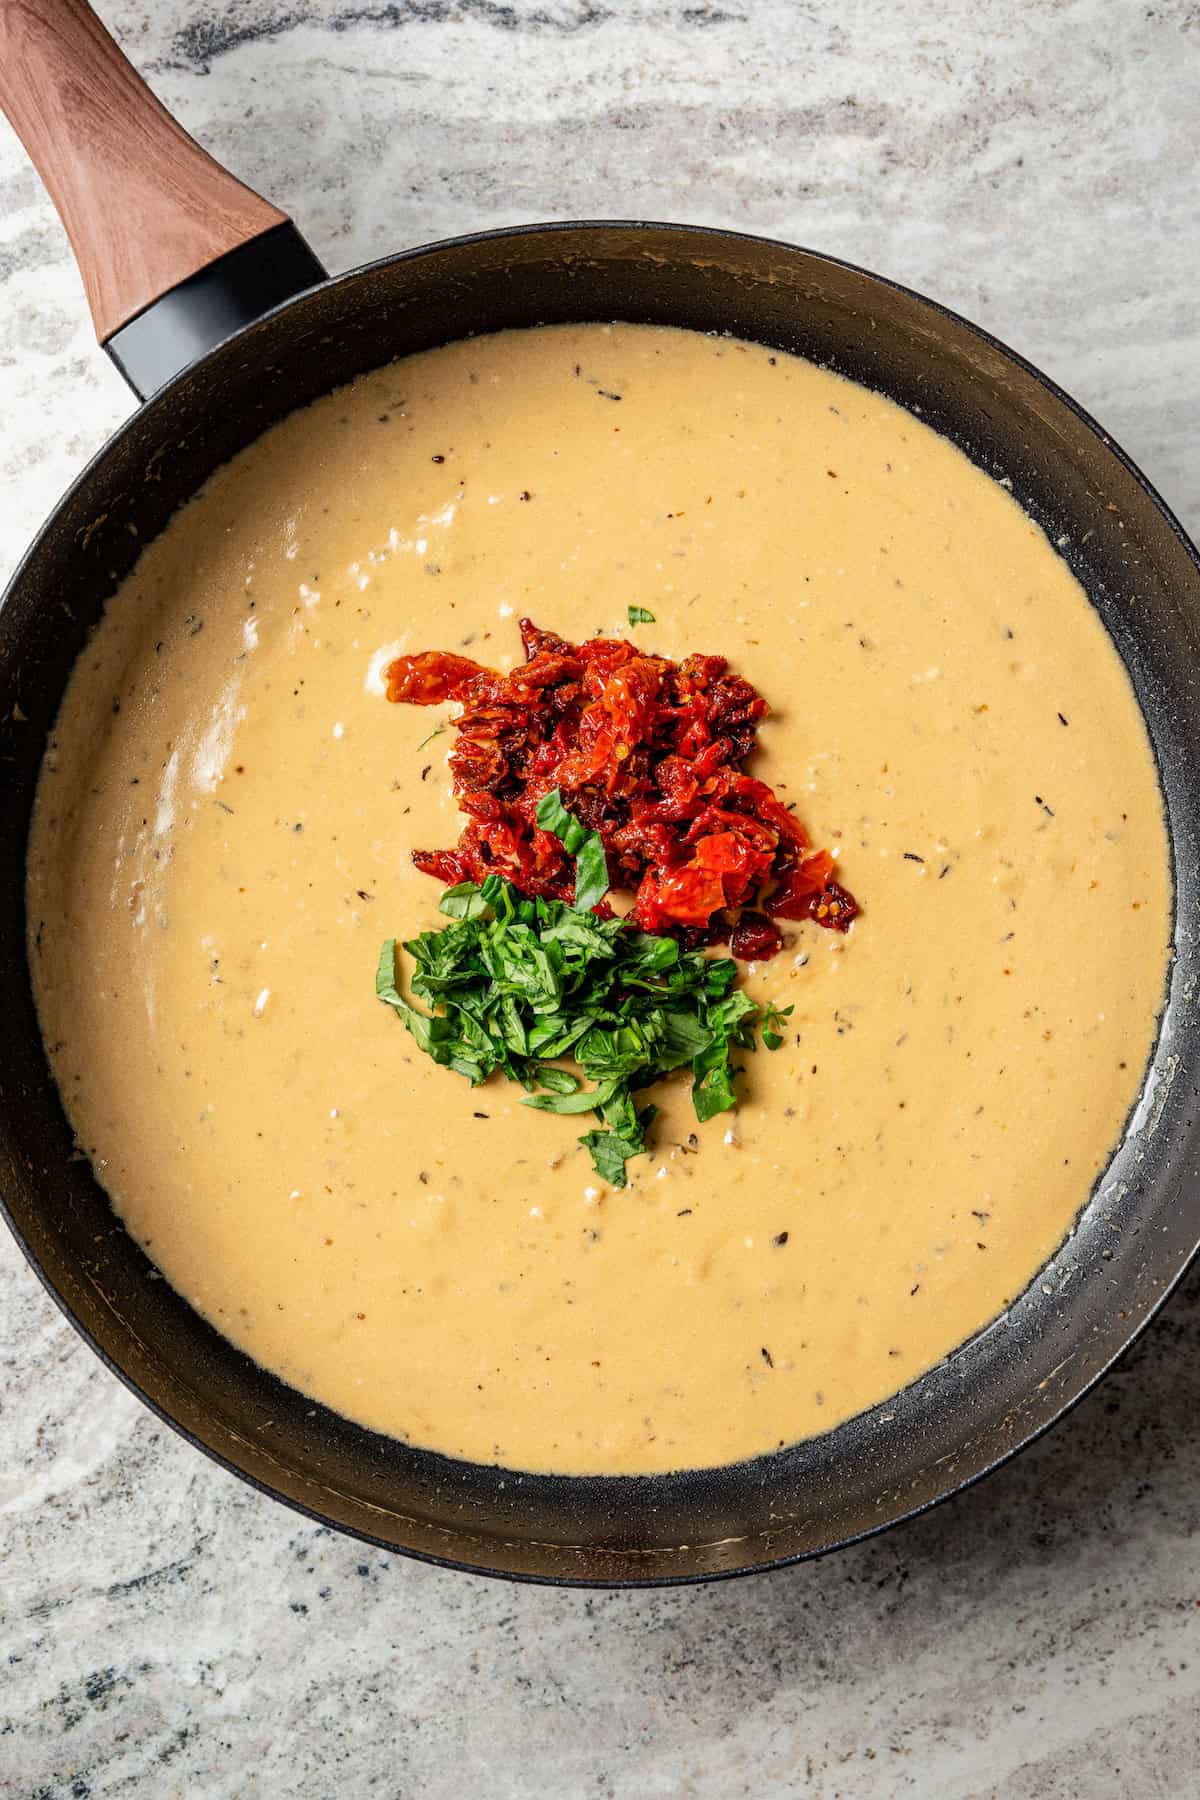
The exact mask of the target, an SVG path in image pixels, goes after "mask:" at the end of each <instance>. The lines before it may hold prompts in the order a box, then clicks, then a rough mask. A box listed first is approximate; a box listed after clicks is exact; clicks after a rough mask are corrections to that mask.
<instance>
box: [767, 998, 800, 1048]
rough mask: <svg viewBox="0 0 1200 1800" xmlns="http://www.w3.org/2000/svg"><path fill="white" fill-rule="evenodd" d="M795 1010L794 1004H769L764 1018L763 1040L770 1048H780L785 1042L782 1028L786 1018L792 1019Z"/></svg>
mask: <svg viewBox="0 0 1200 1800" xmlns="http://www.w3.org/2000/svg"><path fill="white" fill-rule="evenodd" d="M795 1010H796V1009H795V1007H794V1006H782V1007H780V1006H773V1005H769V1006H768V1007H767V1010H766V1012H765V1013H764V1014H763V1020H762V1041H763V1043H764V1044H765V1045H766V1046H767V1049H768V1050H778V1048H779V1046H780V1044H782V1042H783V1032H782V1029H781V1027H782V1025H783V1022H784V1020H785V1019H790V1018H791V1016H792V1014H793V1013H794V1012H795Z"/></svg>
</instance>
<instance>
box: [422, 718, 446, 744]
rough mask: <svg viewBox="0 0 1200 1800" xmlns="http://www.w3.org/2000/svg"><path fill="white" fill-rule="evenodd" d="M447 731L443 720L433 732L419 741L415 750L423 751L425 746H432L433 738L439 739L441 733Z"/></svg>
mask: <svg viewBox="0 0 1200 1800" xmlns="http://www.w3.org/2000/svg"><path fill="white" fill-rule="evenodd" d="M448 730H449V726H448V725H447V724H446V722H445V720H444V719H443V721H442V723H441V724H440V725H435V726H434V728H433V730H432V731H431V732H430V734H429V736H428V737H423V738H422V739H421V741H420V743H419V744H418V745H417V749H418V750H423V749H424V748H425V746H426V744H432V742H433V740H434V738H436V737H441V735H442V733H443V731H448Z"/></svg>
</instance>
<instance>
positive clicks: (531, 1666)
mask: <svg viewBox="0 0 1200 1800" xmlns="http://www.w3.org/2000/svg"><path fill="white" fill-rule="evenodd" d="M102 10H103V11H104V13H105V15H106V17H107V18H108V20H109V21H110V23H111V24H112V25H113V26H114V28H115V29H116V30H117V32H118V34H119V35H120V37H121V40H122V42H123V43H124V45H125V46H126V48H127V49H128V51H129V53H130V54H131V55H132V57H133V58H134V60H135V61H136V62H137V63H138V64H139V65H140V66H141V67H142V68H144V69H145V70H147V71H148V72H149V73H150V74H151V75H152V77H153V80H154V82H155V84H156V86H157V88H158V91H159V93H160V94H161V95H162V97H163V99H164V100H165V101H166V103H167V104H168V105H169V106H171V107H172V108H174V109H176V110H177V111H178V112H179V113H180V115H181V116H182V117H183V118H184V119H185V121H186V122H187V123H188V124H189V125H190V126H191V127H192V128H193V129H194V130H195V131H196V133H197V135H198V136H199V137H200V138H201V139H202V141H203V142H204V143H205V144H206V145H208V146H209V147H210V148H211V149H212V150H213V151H214V152H215V154H216V155H217V156H219V157H220V158H221V159H222V160H225V161H227V162H229V163H230V164H231V166H232V167H234V168H235V169H236V170H237V171H238V172H239V173H240V174H241V175H243V176H244V177H245V178H246V179H247V180H249V181H250V182H251V183H253V184H254V185H255V186H258V187H261V188H263V189H264V190H265V191H267V192H268V193H270V194H271V195H272V196H273V197H274V198H276V199H278V200H279V201H280V202H281V203H282V204H283V205H284V206H285V207H287V208H289V209H290V210H291V211H292V212H293V213H294V214H295V216H296V218H297V219H298V220H299V222H300V223H301V225H302V227H303V228H304V229H305V230H306V232H307V233H308V235H309V237H310V239H311V241H312V242H313V244H314V246H315V247H316V248H317V249H318V251H319V252H320V253H321V254H322V255H323V256H324V257H325V259H326V261H327V262H328V263H329V265H330V266H331V267H333V268H341V267H345V266H348V265H350V264H352V263H355V262H358V261H361V260H363V259H365V258H367V257H370V256H374V255H376V254H379V253H381V252H383V251H385V250H387V249H389V248H391V247H393V246H397V245H400V244H403V243H405V242H417V241H420V240H424V239H429V238H433V237H438V236H442V235H444V234H447V233H450V232H456V231H460V230H464V229H467V228H469V227H472V226H478V225H496V224H502V223H510V222H514V221H520V220H528V219H539V218H555V217H565V216H572V215H574V216H580V215H593V216H594V215H604V214H607V215H610V216H613V215H624V216H639V215H640V216H645V217H659V218H680V219H692V220H696V221H700V222H706V223H714V224H726V225H732V226H738V227H743V228H746V229H750V230H754V231H761V232H766V233H771V234H775V235H779V236H782V237H786V238H791V239H794V240H797V241H799V242H802V243H809V244H813V245H815V246H818V247H820V248H822V249H826V250H830V251H833V252H835V253H838V254H840V255H843V256H847V257H850V258H851V259H853V260H856V261H861V262H864V263H866V264H867V265H869V266H871V267H874V268H877V269H880V270H882V271H883V272H885V273H887V274H889V275H892V276H895V277H897V278H898V279H900V280H902V281H906V282H909V283H911V284H912V285H914V286H916V287H918V288H920V289H922V290H924V291H926V292H930V293H934V294H936V295H938V296H939V297H940V298H941V299H943V300H945V301H947V302H948V303H949V304H950V305H952V306H955V307H958V308H960V309H961V310H962V311H964V312H966V313H967V314H968V315H969V316H971V317H974V318H976V319H978V320H979V321H980V322H981V323H983V324H985V325H987V326H989V327H990V328H991V329H992V330H994V331H995V332H997V333H998V334H999V335H1000V336H1001V337H1003V338H1006V339H1008V340H1009V341H1011V342H1013V343H1015V344H1016V345H1017V346H1018V347H1020V348H1021V349H1022V350H1024V351H1025V352H1026V353H1027V354H1028V355H1030V356H1031V357H1032V358H1033V359H1034V360H1035V361H1036V362H1038V363H1040V364H1041V365H1042V366H1043V367H1044V368H1045V369H1047V370H1048V371H1049V372H1050V373H1051V374H1053V375H1054V376H1055V377H1057V379H1058V380H1060V381H1061V382H1062V383H1063V384H1064V385H1065V386H1066V387H1067V388H1068V390H1070V391H1071V392H1073V393H1074V394H1076V395H1077V396H1078V397H1079V398H1080V399H1081V400H1082V401H1083V402H1084V404H1085V405H1087V406H1088V407H1089V408H1090V409H1091V410H1092V411H1093V412H1095V413H1096V414H1097V415H1099V417H1101V418H1102V419H1103V420H1104V422H1105V423H1106V425H1107V426H1108V427H1109V428H1110V429H1111V430H1112V431H1113V432H1114V434H1115V435H1116V437H1117V438H1118V440H1119V441H1121V442H1123V443H1124V444H1125V446H1126V447H1127V448H1128V449H1129V451H1130V452H1131V453H1132V454H1133V455H1134V457H1135V458H1136V459H1137V460H1138V461H1139V462H1140V463H1141V464H1142V465H1143V467H1144V468H1145V469H1146V470H1147V472H1148V473H1149V475H1150V476H1151V478H1152V479H1153V480H1154V481H1155V482H1156V483H1157V484H1158V485H1159V487H1160V488H1161V490H1162V492H1163V493H1164V494H1165V496H1166V497H1167V499H1168V501H1169V502H1171V503H1172V504H1173V505H1174V506H1175V508H1176V509H1177V510H1178V511H1179V513H1180V514H1181V515H1182V517H1183V519H1184V521H1185V523H1188V524H1189V525H1190V526H1191V528H1192V529H1193V531H1195V530H1197V529H1200V446H1198V441H1197V436H1196V431H1195V424H1194V421H1195V418H1196V412H1197V406H1198V404H1200V310H1198V307H1197V299H1196V295H1197V291H1198V290H1200V224H1198V222H1197V212H1196V187H1195V169H1196V165H1197V162H1198V160H1200V104H1198V101H1197V96H1198V95H1200V9H1198V8H1197V6H1196V5H1195V4H1194V0H1156V3H1154V4H1138V5H1134V4H1132V0H1018V4H1016V5H1014V4H1013V0H920V3H918V0H805V3H802V0H712V3H711V4H700V5H695V4H685V3H684V0H513V3H512V4H504V3H501V0H457V3H456V0H397V3H393V0H387V3H384V0H368V3H366V4H359V5H339V4H337V0H197V3H196V4H187V3H186V0H107V4H106V5H104V7H103V8H102ZM0 320H2V321H3V329H2V330H0V422H2V426H3V429H2V431H0V575H4V574H7V572H8V570H9V568H10V567H11V566H12V564H13V563H14V562H15V560H16V558H17V556H18V554H19V552H20V550H21V547H22V545H23V543H24V542H25V540H26V539H27V538H28V537H29V535H30V534H31V533H32V532H33V530H34V528H35V527H36V525H37V523H38V521H39V520H40V518H41V517H42V516H43V514H44V513H45V512H46V511H47V510H48V509H49V508H50V506H51V505H52V503H53V502H54V500H55V498H56V496H57V494H58V492H59V490H60V488H61V487H62V486H63V485H64V484H65V483H66V481H67V480H68V478H69V477H70V476H71V475H72V474H73V473H74V472H75V471H76V470H77V469H78V468H79V467H80V466H81V464H82V463H83V461H84V460H85V458H86V457H87V456H88V455H89V454H90V453H91V452H92V451H93V450H94V449H95V448H96V447H97V446H98V445H99V444H100V443H101V442H102V440H103V439H104V437H105V435H106V433H107V432H108V431H109V430H110V428H111V427H112V426H113V425H115V424H116V423H117V421H118V420H119V419H121V418H122V417H123V416H124V415H125V413H126V412H127V410H128V408H129V405H130V402H129V399H128V397H127V395H126V393H125V391H124V389H123V388H122V385H121V383H120V381H119V379H118V377H117V376H116V374H115V373H114V372H113V371H112V369H111V368H110V367H109V366H108V364H107V363H106V361H105V359H104V358H103V357H101V356H100V355H99V354H98V353H97V352H96V350H95V348H94V346H93V344H92V343H91V340H90V336H89V331H88V328H87V325H86V323H85V311H84V307H83V303H82V298H81V294H80V290H79V287H78V283H77V280H76V276H75V274H74V270H73V267H72V265H71V262H70V260H69V257H68V254H67V249H66V245H65V241H64V239H63V236H62V233H61V231H60V229H59V226H58V224H57V222H56V220H55V218H54V216H53V213H52V211H51V209H50V207H49V205H48V203H47V201H46V200H45V198H44V196H43V194H42V191H41V189H40V187H39V185H38V182H37V180H36V178H35V177H34V175H33V173H32V171H31V170H30V169H29V167H28V165H27V163H26V162H25V160H24V158H23V156H22V155H21V153H20V151H19V149H18V147H17V145H16V143H15V141H14V140H13V139H12V137H11V135H9V134H8V133H7V131H5V130H4V128H3V126H2V125H0ZM9 878H10V879H12V878H14V872H12V871H10V872H9ZM1198 1527H1200V1275H1197V1276H1194V1277H1193V1278H1192V1280H1191V1281H1190V1282H1189V1283H1188V1284H1187V1285H1186V1288H1185V1290H1184V1291H1183V1293H1182V1294H1181V1296H1180V1297H1179V1298H1178V1299H1177V1300H1176V1301H1175V1303H1174V1304H1173V1305H1172V1307H1171V1308H1170V1310H1169V1312H1168V1315H1167V1316H1166V1317H1165V1318H1163V1319H1162V1320H1161V1321H1160V1322H1159V1323H1158V1324H1157V1325H1156V1326H1155V1327H1154V1328H1153V1329H1152V1330H1151V1332H1150V1333H1149V1335H1148V1336H1147V1338H1146V1339H1145V1340H1144V1342H1143V1343H1142V1345H1141V1346H1140V1347H1139V1349H1138V1350H1137V1351H1136V1352H1135V1354H1134V1355H1133V1356H1132V1357H1131V1358H1130V1359H1129V1361H1128V1362H1127V1364H1126V1365H1125V1366H1124V1367H1123V1369H1122V1370H1121V1371H1120V1373H1119V1374H1118V1375H1117V1376H1116V1377H1115V1378H1114V1379H1112V1380H1111V1381H1110V1382H1109V1383H1108V1384H1107V1386H1106V1387H1105V1388H1104V1389H1103V1390H1102V1391H1101V1392H1100V1393H1099V1394H1098V1395H1096V1396H1094V1397H1093V1398H1092V1399H1091V1400H1089V1401H1088V1402H1086V1403H1085V1404H1084V1405H1083V1406H1082V1407H1081V1408H1080V1409H1079V1410H1078V1411H1077V1412H1076V1413H1075V1414H1074V1415H1073V1416H1072V1418H1070V1419H1069V1420H1067V1421H1066V1422H1065V1423H1064V1424H1063V1425H1061V1426H1060V1427H1059V1428H1058V1429H1057V1431H1056V1432H1055V1433H1054V1434H1053V1435H1052V1436H1051V1437H1050V1438H1049V1439H1047V1440H1046V1441H1044V1442H1043V1443H1041V1444H1040V1445H1038V1446H1036V1447H1035V1448H1034V1449H1033V1450H1032V1451H1030V1452H1029V1453H1028V1454H1027V1455H1026V1456H1025V1457H1024V1458H1023V1459H1022V1460H1020V1461H1019V1462H1018V1463H1017V1464H1015V1465H1014V1466H1012V1467H1010V1468H1008V1469H1006V1470H1004V1471H1003V1472H1001V1473H1000V1474H999V1475H997V1476H995V1477H994V1478H993V1479H992V1480H991V1481H989V1482H987V1483H986V1484H985V1485H984V1486H983V1487H981V1488H979V1489H977V1490H976V1491H974V1492H973V1493H971V1494H968V1495H967V1496H965V1497H963V1498H962V1499H960V1500H958V1501H956V1502H954V1503H952V1504H951V1505H949V1506H947V1507H945V1508H943V1509H942V1510H941V1511H940V1512H938V1513H936V1514H935V1515H933V1516H932V1517H930V1518H927V1519H925V1520H923V1521H921V1522H919V1523H918V1524H916V1525H915V1526H912V1527H909V1528H907V1529H905V1530H903V1531H901V1532H898V1533H895V1534H893V1535H892V1536H890V1537H887V1538H884V1539H881V1540H878V1541H876V1542H873V1543H870V1544H867V1545H864V1546H861V1547H859V1548H857V1549H855V1550H853V1551H850V1552H847V1553H845V1554H843V1555H841V1556H839V1557H836V1558H834V1559H832V1560H829V1561H827V1562H824V1563H822V1564H819V1565H815V1566H812V1567H807V1568H800V1569H796V1570H792V1571H790V1572H787V1573H784V1574H781V1575H776V1576H772V1577H766V1578H759V1579H755V1580H750V1581H744V1582H739V1583H734V1584H727V1585H723V1586H718V1587H713V1588H708V1589H700V1590H694V1591H685V1592H668V1593H660V1594H641V1595H633V1594H619V1593H617V1594H613V1593H609V1594H604V1595H598V1596H592V1597H588V1596H586V1595H583V1594H577V1593H572V1594H565V1593H556V1592H549V1591H542V1590H537V1589H529V1588H518V1587H509V1586H504V1585H501V1584H493V1583H489V1582H486V1581H482V1580H477V1579H470V1578H465V1577H461V1576H454V1575H449V1574H443V1573H440V1572H438V1571H435V1570H431V1569H427V1568H423V1567H419V1566H417V1565H410V1564H407V1563H405V1562H404V1561H402V1560H399V1559H396V1558H393V1557H388V1556H385V1555H382V1554H380V1553H378V1552H376V1551H371V1550H364V1549H362V1548H360V1547H359V1546H357V1545H355V1544H353V1543H350V1542H348V1541H345V1540H342V1539H339V1538H337V1537H334V1536H332V1535H330V1534H328V1533H325V1532H321V1531H319V1530H317V1529H316V1528H314V1527H313V1526H311V1525H309V1524H308V1523H306V1522H305V1521H303V1520H300V1519H299V1518H296V1517H294V1516H292V1515H291V1514H289V1513H287V1512H285V1511H284V1510H283V1509H281V1508H279V1507H277V1506H275V1505H273V1504H272V1503H270V1502H268V1501H266V1500H263V1499H260V1498H259V1497H258V1496H257V1495H255V1494H253V1493H252V1492H250V1491H249V1490H248V1489H246V1488H244V1487H242V1486H241V1485H240V1484H239V1483H237V1482H236V1481H235V1480H233V1479H232V1478H231V1477H229V1476H227V1475H225V1474H223V1473H221V1472H220V1471H218V1470H217V1469H216V1468H214V1467H212V1466H210V1465H209V1464H208V1463H207V1462H206V1461H204V1460H203V1459H202V1458H201V1457H200V1456H199V1455H197V1454H196V1453H195V1452H193V1451H192V1450H190V1449H189V1448H187V1447H186V1446H185V1445H183V1444H182V1443H181V1442H179V1441H177V1440H176V1439H175V1438H174V1437H173V1436H172V1435H171V1434H170V1433H169V1432H168V1431H166V1430H165V1429H164V1428H163V1427H162V1426H160V1425H159V1424H158V1423H157V1422H156V1421H155V1420H154V1419H153V1418H151V1416H150V1415H149V1414H147V1413H146V1412H144V1411H143V1410H142V1409H141V1408H140V1406H139V1405H138V1404H137V1403H135V1402H134V1401H133V1400H132V1399H131V1398H130V1397H129V1396H128V1395H127V1394H126V1393H125V1391H124V1390H123V1389H122V1388H121V1387H120V1386H119V1385H118V1384H117V1382H116V1381H115V1380H113V1379H112V1378H111V1377H110V1376H108V1375H107V1374H106V1373H105V1372H104V1371H103V1370H102V1369H101V1368H100V1366H99V1365H98V1364H97V1363H96V1362H95V1361H94V1359H93V1358H92V1357H91V1355H90V1353H89V1352H87V1351H86V1350H85V1349H84V1348H83V1347H82V1346H81V1345H80V1344H79V1343H78V1342H77V1340H76V1339H75V1337H74V1334H73V1333H72V1331H71V1330H70V1328H69V1327H68V1326H67V1325H66V1324H65V1323H64V1322H63V1321H62V1320H61V1319H60V1318H59V1316H58V1314H57V1313H56V1311H55V1310H54V1308H53V1307H52V1306H51V1305H50V1303H49V1302H48V1301H47V1300H46V1299H45V1297H44V1296H43V1294H42V1292H41V1290H40V1289H39V1288H38V1286H37V1285H36V1283H35V1281H34V1279H33V1277H32V1276H31V1275H30V1274H29V1272H28V1271H27V1270H26V1268H25V1267H24V1265H23V1264H22V1263H21V1262H20V1260H19V1258H18V1256H17V1254H16V1252H15V1250H14V1249H13V1248H12V1247H11V1245H10V1244H9V1243H8V1242H7V1239H6V1240H5V1241H4V1242H3V1243H0V1531H2V1534H3V1535H2V1543H3V1549H2V1552H0V1555H2V1560H0V1618H2V1620H3V1625H2V1629H0V1671H2V1674H0V1794H3V1795H6V1796H7V1795H12V1796H33V1795H37V1796H42V1797H45V1800H50V1797H54V1800H59V1797H63V1800H66V1797H67V1796H77V1797H79V1800H83V1797H85V1796H97V1797H99V1796H118V1795H120V1796H133V1797H135V1800H159V1797H160V1796H167V1795H182V1796H187V1797H188V1800H193V1797H196V1800H210V1797H213V1800H215V1797H218V1796H243V1795H251V1796H257V1795H263V1796H272V1797H276V1796H281V1795H288V1796H290V1795H298V1796H306V1797H307V1796H321V1797H325V1796H330V1797H333V1796H337V1797H338V1800H355V1797H356V1796H359V1795H366V1794H372V1795H375V1794H378V1795H382V1796H408V1795H414V1796H416V1795H421V1796H428V1797H429V1800H442V1797H445V1800H450V1797H451V1796H453V1797H454V1800H458V1797H459V1796H462V1795H475V1794H483V1793H487V1794H496V1795H499V1796H502V1797H503V1796H509V1795H512V1796H534V1795H537V1796H542V1795H551V1796H555V1797H557V1796H560V1795H561V1796H575V1795H593V1794H595V1795H619V1796H622V1797H624V1796H636V1797H642V1796H645V1797H647V1800H649V1797H652V1796H676V1795H695V1796H713V1797H720V1800H725V1797H727V1796H734V1795H747V1796H754V1797H755V1800H757V1797H758V1796H765V1795H775V1794H780V1795H790V1794H801V1793H803V1794H805V1795H814V1796H821V1797H825V1796H829V1797H832V1796H876V1795H879V1796H891V1795H903V1794H916V1795H922V1796H925V1795H932V1796H939V1797H940V1796H946V1797H947V1800H966V1797H967V1796H972V1797H975V1800H983V1796H989V1795H995V1796H1001V1795H1003V1796H1013V1797H1015V1800H1052V1797H1053V1800H1060V1797H1061V1800H1066V1797H1067V1796H1072V1797H1073V1796H1084V1797H1086V1800H1093V1797H1095V1800H1107V1797H1109V1796H1111V1797H1113V1800H1117V1797H1118V1796H1129V1795H1136V1796H1141V1795H1180V1796H1183V1795H1192V1794H1195V1793H1196V1792H1197V1791H1198V1787H1200V1774H1198V1773H1197V1768H1198V1765H1200V1556H1198V1554H1197V1551H1198V1539H1197V1531H1198Z"/></svg>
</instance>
